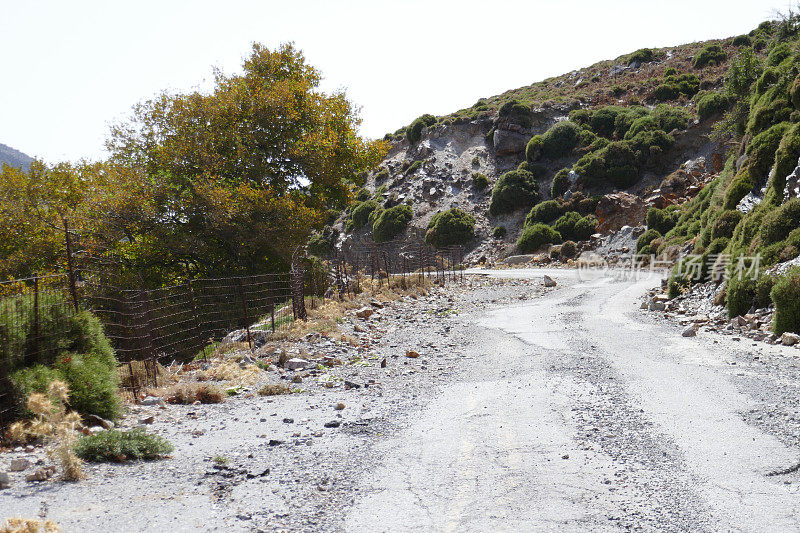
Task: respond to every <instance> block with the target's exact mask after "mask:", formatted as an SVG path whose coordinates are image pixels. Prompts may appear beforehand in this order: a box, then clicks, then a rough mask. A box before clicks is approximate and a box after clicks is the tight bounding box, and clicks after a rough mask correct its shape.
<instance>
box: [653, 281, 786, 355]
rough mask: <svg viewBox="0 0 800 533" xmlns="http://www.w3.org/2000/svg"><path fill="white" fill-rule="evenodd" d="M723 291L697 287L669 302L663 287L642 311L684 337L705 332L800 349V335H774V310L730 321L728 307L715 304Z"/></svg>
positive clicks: (707, 285)
mask: <svg viewBox="0 0 800 533" xmlns="http://www.w3.org/2000/svg"><path fill="white" fill-rule="evenodd" d="M722 290H724V285H718V284H716V283H714V282H713V281H709V282H707V283H701V284H697V285H695V286H693V287H692V290H691V291H689V292H687V293H686V294H683V295H681V296H678V297H676V298H674V299H672V300H670V299H669V297H668V296H667V295H666V294H665V293H664V286H663V285H662V287H659V288H655V289H652V290H651V291H650V292H649V294H648V295H647V296H646V297H645V299H644V300H643V301H642V305H641V308H642V309H643V310H646V311H649V312H653V313H657V314H658V316H660V317H663V319H665V320H668V321H671V322H674V323H676V324H678V325H679V326H681V328H682V330H681V331H682V335H683V336H685V337H691V336H694V335H696V334H697V332H698V331H706V332H709V333H717V334H722V335H730V336H732V337H733V339H734V340H737V339H739V340H741V339H742V338H747V339H751V340H753V341H756V342H765V343H768V344H773V345H783V346H794V347H795V348H799V349H800V335H797V334H796V333H788V332H787V333H783V334H782V335H775V334H774V333H773V332H772V330H771V325H772V318H773V315H774V313H775V309H774V308H773V307H772V306H770V307H766V308H763V309H751V310H750V312H749V313H746V314H745V315H742V316H737V317H733V318H729V317H728V312H727V310H726V309H725V306H723V305H718V304H715V303H714V302H715V301H718V299H719V297H720V291H722Z"/></svg>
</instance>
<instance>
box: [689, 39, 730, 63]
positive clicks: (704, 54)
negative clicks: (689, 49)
mask: <svg viewBox="0 0 800 533" xmlns="http://www.w3.org/2000/svg"><path fill="white" fill-rule="evenodd" d="M727 58H728V54H726V53H725V50H723V49H722V47H721V46H720V45H718V44H709V45H706V47H705V48H703V49H702V50H700V52H699V53H698V54H697V56H695V58H694V68H703V67H705V66H707V65H718V64H720V63H722V62H723V61H725V60H726V59H727Z"/></svg>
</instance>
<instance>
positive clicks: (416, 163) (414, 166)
mask: <svg viewBox="0 0 800 533" xmlns="http://www.w3.org/2000/svg"><path fill="white" fill-rule="evenodd" d="M420 168H422V161H414V162H413V163H411V164H410V165H408V168H407V169H406V172H405V174H406V176H410V175H411V174H413V173H414V172H416V171H417V170H419V169H420Z"/></svg>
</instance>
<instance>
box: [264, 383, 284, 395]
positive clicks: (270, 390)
mask: <svg viewBox="0 0 800 533" xmlns="http://www.w3.org/2000/svg"><path fill="white" fill-rule="evenodd" d="M291 392H292V391H291V390H290V389H289V387H288V386H286V385H284V384H283V383H269V384H267V385H264V386H263V387H261V388H260V389H258V394H259V395H261V396H280V395H281V394H290V393H291Z"/></svg>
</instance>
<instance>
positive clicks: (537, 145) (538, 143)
mask: <svg viewBox="0 0 800 533" xmlns="http://www.w3.org/2000/svg"><path fill="white" fill-rule="evenodd" d="M543 147H544V139H543V137H542V136H541V135H534V136H533V137H531V140H530V141H528V144H527V145H525V159H526V160H527V161H530V162H534V161H536V160H537V159H539V157H541V155H542V148H543Z"/></svg>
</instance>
